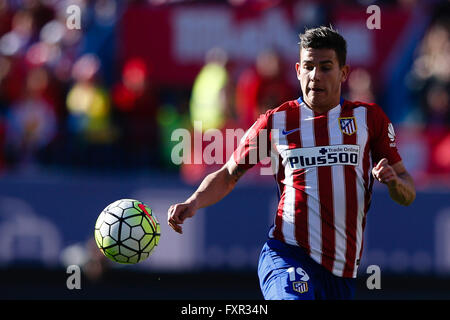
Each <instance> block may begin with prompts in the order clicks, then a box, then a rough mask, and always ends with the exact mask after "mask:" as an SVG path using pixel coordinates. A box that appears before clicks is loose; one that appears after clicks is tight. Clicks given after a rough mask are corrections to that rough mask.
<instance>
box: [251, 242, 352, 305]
mask: <svg viewBox="0 0 450 320" xmlns="http://www.w3.org/2000/svg"><path fill="white" fill-rule="evenodd" d="M258 277H259V284H260V286H261V291H262V293H263V295H264V299H266V300H340V299H353V297H354V294H355V287H356V279H354V278H342V277H338V276H335V275H334V274H332V273H331V272H330V271H328V270H327V269H325V268H324V267H323V266H322V265H320V264H318V263H317V262H315V261H314V260H313V259H312V258H311V257H309V256H308V254H307V253H306V252H305V251H304V249H302V248H301V247H297V246H292V245H288V244H286V243H284V242H281V241H279V240H275V239H269V240H268V241H267V242H266V243H265V244H264V247H263V248H262V251H261V254H260V257H259V264H258Z"/></svg>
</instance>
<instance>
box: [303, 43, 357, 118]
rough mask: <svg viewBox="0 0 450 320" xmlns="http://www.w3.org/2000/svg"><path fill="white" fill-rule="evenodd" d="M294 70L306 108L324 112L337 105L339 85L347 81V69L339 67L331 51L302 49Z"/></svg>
mask: <svg viewBox="0 0 450 320" xmlns="http://www.w3.org/2000/svg"><path fill="white" fill-rule="evenodd" d="M295 69H296V71H297V78H298V79H299V80H300V87H301V89H302V92H303V100H304V101H305V102H306V104H307V105H308V106H310V107H311V108H312V109H314V110H316V111H319V112H325V111H328V110H329V109H331V108H333V107H335V106H336V105H338V104H339V100H340V96H341V84H342V83H343V82H344V81H345V80H346V79H347V75H348V70H349V67H348V66H342V67H340V66H339V62H338V59H337V55H336V52H335V51H334V50H333V49H311V48H309V49H305V48H302V49H301V51H300V62H297V63H296V64H295Z"/></svg>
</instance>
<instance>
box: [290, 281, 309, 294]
mask: <svg viewBox="0 0 450 320" xmlns="http://www.w3.org/2000/svg"><path fill="white" fill-rule="evenodd" d="M292 286H293V289H294V291H297V292H299V293H305V292H307V291H308V283H307V282H305V281H297V282H293V283H292Z"/></svg>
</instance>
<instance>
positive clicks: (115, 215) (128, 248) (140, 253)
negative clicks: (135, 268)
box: [94, 199, 161, 264]
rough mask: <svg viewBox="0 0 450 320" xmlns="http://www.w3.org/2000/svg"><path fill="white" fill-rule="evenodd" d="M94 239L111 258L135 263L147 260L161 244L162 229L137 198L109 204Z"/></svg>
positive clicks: (98, 222)
mask: <svg viewBox="0 0 450 320" xmlns="http://www.w3.org/2000/svg"><path fill="white" fill-rule="evenodd" d="M94 235H95V241H96V243H97V246H98V247H99V248H100V251H101V252H103V254H104V255H105V256H106V257H108V258H109V259H111V260H113V261H115V262H118V263H124V264H134V263H138V262H141V261H143V260H145V259H147V258H148V257H149V256H150V254H151V253H152V251H153V249H154V248H155V247H156V246H157V245H158V242H159V238H160V236H161V229H160V225H159V222H158V220H156V217H155V215H153V213H152V210H151V209H150V208H149V207H148V206H146V205H145V204H144V203H142V202H141V201H138V200H134V199H121V200H117V201H115V202H113V203H111V204H110V205H108V206H107V207H106V208H105V209H104V210H103V211H102V212H101V213H100V215H99V217H98V219H97V222H96V223H95V231H94Z"/></svg>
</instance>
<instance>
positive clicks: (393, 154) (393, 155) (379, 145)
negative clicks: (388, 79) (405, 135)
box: [370, 105, 402, 165]
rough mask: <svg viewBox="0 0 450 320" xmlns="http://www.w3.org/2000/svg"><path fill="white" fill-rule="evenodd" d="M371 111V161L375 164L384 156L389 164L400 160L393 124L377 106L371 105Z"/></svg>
mask: <svg viewBox="0 0 450 320" xmlns="http://www.w3.org/2000/svg"><path fill="white" fill-rule="evenodd" d="M371 111H372V112H371V115H370V116H371V122H372V130H371V133H372V141H371V149H372V160H373V163H374V165H376V164H377V163H378V162H379V161H380V160H381V159H383V158H386V159H387V160H388V161H389V165H393V164H395V163H397V162H399V161H401V160H402V158H401V156H400V154H399V153H398V149H397V143H396V139H395V131H394V126H393V125H392V123H391V121H390V120H389V118H388V116H387V115H386V114H385V113H384V111H383V110H382V109H381V108H380V107H379V106H377V105H374V106H372V107H371Z"/></svg>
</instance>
